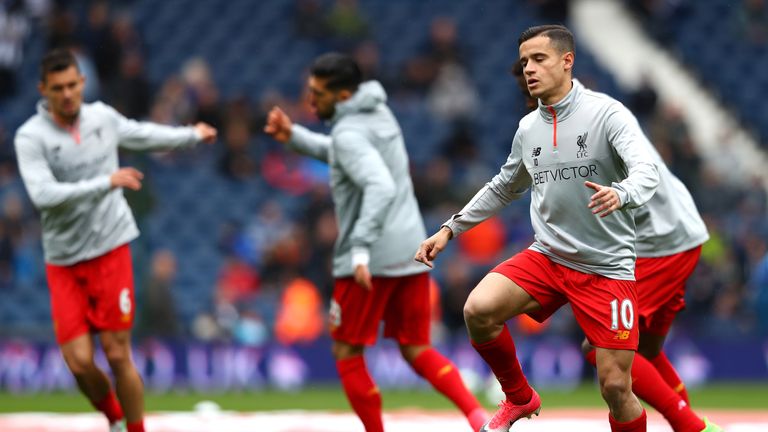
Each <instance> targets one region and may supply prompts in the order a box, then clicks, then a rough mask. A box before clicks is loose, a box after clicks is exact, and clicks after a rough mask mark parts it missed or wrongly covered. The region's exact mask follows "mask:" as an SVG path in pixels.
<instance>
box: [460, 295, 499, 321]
mask: <svg viewBox="0 0 768 432" xmlns="http://www.w3.org/2000/svg"><path fill="white" fill-rule="evenodd" d="M464 322H466V323H467V327H469V328H471V329H472V328H487V327H492V326H493V325H494V324H497V323H496V322H494V319H493V313H492V309H491V308H490V307H488V305H486V304H485V303H484V302H483V301H482V300H478V299H475V298H473V297H470V298H468V299H467V302H466V303H464Z"/></svg>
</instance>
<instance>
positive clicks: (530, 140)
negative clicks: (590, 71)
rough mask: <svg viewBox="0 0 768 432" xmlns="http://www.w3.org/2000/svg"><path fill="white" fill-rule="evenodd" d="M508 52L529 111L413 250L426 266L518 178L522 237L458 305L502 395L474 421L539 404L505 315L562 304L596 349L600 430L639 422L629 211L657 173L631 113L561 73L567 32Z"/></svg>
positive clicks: (536, 312) (570, 57)
mask: <svg viewBox="0 0 768 432" xmlns="http://www.w3.org/2000/svg"><path fill="white" fill-rule="evenodd" d="M519 60H520V62H521V65H522V66H523V72H524V74H525V78H526V83H527V86H528V91H529V92H530V94H531V96H533V97H535V98H537V99H538V100H539V106H538V109H537V110H536V111H535V112H532V113H530V114H528V115H526V116H525V117H524V118H523V119H522V120H521V121H520V125H519V127H518V130H517V133H516V134H515V138H514V140H513V142H512V151H511V154H510V155H509V158H508V159H507V161H506V163H505V164H504V165H503V166H502V168H501V171H500V173H499V174H497V175H496V176H495V177H494V178H493V179H492V180H491V181H490V182H489V183H488V184H486V186H485V187H483V188H482V189H481V190H480V191H479V192H478V193H477V194H476V195H475V197H474V198H472V199H471V200H470V202H469V203H468V204H467V205H466V206H465V207H464V208H463V209H462V210H461V211H460V212H459V213H458V214H456V215H454V216H453V217H451V219H449V220H448V221H447V222H446V223H445V224H444V225H443V226H442V227H441V228H440V230H439V231H438V232H437V233H436V234H435V235H433V236H432V237H430V238H429V239H427V240H425V241H424V242H423V243H422V245H421V247H420V248H419V250H418V252H417V253H416V257H415V258H416V260H417V261H421V262H423V263H425V264H427V265H428V266H430V267H431V266H432V261H433V260H434V259H435V257H436V256H437V254H438V253H439V252H440V251H442V250H443V249H444V248H445V247H446V245H447V243H448V241H449V240H450V239H451V238H453V237H455V236H457V235H459V234H461V233H462V232H464V231H466V230H468V229H470V228H472V227H473V226H475V225H476V224H478V223H480V222H482V221H483V220H485V219H487V218H488V217H490V216H491V215H493V214H495V213H496V212H498V211H499V210H500V209H501V208H503V207H504V206H506V205H507V204H508V203H509V202H511V201H512V200H514V199H516V198H519V197H520V196H521V195H522V194H523V193H525V192H526V191H527V190H528V189H529V188H530V189H531V191H532V199H531V220H532V224H533V228H534V232H535V241H534V243H533V244H532V245H531V246H530V247H529V248H528V249H527V250H525V251H523V252H520V253H518V254H517V255H515V256H513V257H512V258H510V259H509V260H507V261H505V262H503V263H501V264H500V265H498V266H497V267H496V268H494V269H493V270H492V271H491V272H490V273H489V274H488V275H486V276H485V278H483V280H482V281H481V282H480V283H479V284H478V286H477V287H476V288H475V289H474V290H473V291H472V292H471V293H470V295H469V297H468V299H467V302H466V304H465V306H464V317H465V320H466V323H467V329H468V330H469V335H470V338H471V340H472V344H473V346H474V347H475V349H476V350H477V351H478V353H479V354H480V356H481V357H482V358H483V359H484V360H485V361H486V363H488V365H489V366H490V368H491V370H492V371H493V373H494V374H495V375H496V377H497V379H498V380H499V382H500V384H501V388H502V390H503V391H504V393H505V395H506V399H505V400H504V401H502V402H501V404H500V405H499V410H498V411H497V412H496V414H494V416H493V417H492V418H491V420H490V421H489V422H488V423H486V424H485V425H484V426H483V428H482V429H481V431H493V432H499V431H508V430H509V428H510V427H511V426H512V424H513V423H514V422H516V421H517V420H518V419H520V418H522V417H528V418H530V417H531V416H532V415H533V414H538V413H539V411H540V409H541V399H540V398H539V396H538V394H537V393H536V391H535V390H533V388H531V386H530V385H529V384H528V381H527V379H526V378H525V375H523V372H522V370H521V368H520V364H519V362H518V360H517V355H516V351H515V344H514V342H513V340H512V338H511V336H510V334H509V331H508V329H507V327H506V324H505V322H506V321H507V320H508V319H510V318H512V317H514V316H516V315H519V314H522V313H527V314H529V315H530V316H532V317H533V318H534V319H536V320H539V321H543V320H545V319H546V318H547V317H549V316H550V315H551V314H552V313H554V312H555V311H556V310H557V309H558V308H559V307H560V306H562V305H563V304H565V303H568V302H569V303H570V304H571V307H572V309H573V311H574V315H575V316H576V319H577V321H578V323H579V325H580V326H581V328H582V329H583V330H584V333H585V334H586V335H587V339H588V340H589V342H590V343H591V344H592V345H593V346H595V347H596V360H597V373H598V378H599V384H600V391H601V394H602V396H603V399H605V401H606V402H607V404H608V407H609V411H610V414H609V422H610V425H611V430H613V431H622V432H636V431H645V430H646V414H645V410H644V409H643V407H642V406H641V405H640V403H639V401H638V400H637V398H636V397H635V395H634V394H633V393H632V390H631V380H630V368H631V366H632V359H633V357H634V352H635V350H636V349H637V344H638V330H637V316H638V314H637V311H638V309H637V299H636V292H635V282H634V264H635V223H634V218H633V212H632V211H629V209H633V208H636V207H639V206H641V205H642V204H644V203H645V202H646V201H648V200H649V199H650V198H651V196H652V195H653V193H654V191H655V189H656V186H657V185H658V182H659V179H658V172H657V170H656V167H655V165H654V163H653V159H652V157H651V155H650V154H649V153H648V152H647V150H646V149H645V148H644V147H643V146H642V145H640V141H641V140H642V136H643V133H642V131H641V130H640V128H639V126H638V124H637V121H636V120H635V118H634V116H633V115H632V113H630V112H629V110H627V109H626V108H625V107H624V106H623V105H621V104H620V103H618V102H617V101H615V100H614V99H612V98H610V97H608V96H605V95H601V94H598V93H594V92H591V91H589V90H587V89H586V88H584V86H582V85H581V84H580V83H578V82H574V81H573V80H572V69H573V65H574V41H573V35H572V34H571V32H570V31H569V30H568V29H567V28H565V27H563V26H558V25H545V26H537V27H532V28H529V29H528V30H526V31H524V32H523V34H522V35H521V37H520V40H519Z"/></svg>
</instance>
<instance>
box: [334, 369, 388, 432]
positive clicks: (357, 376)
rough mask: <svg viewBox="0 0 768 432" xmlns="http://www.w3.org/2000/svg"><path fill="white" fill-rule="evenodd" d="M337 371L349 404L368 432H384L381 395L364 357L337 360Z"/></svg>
mask: <svg viewBox="0 0 768 432" xmlns="http://www.w3.org/2000/svg"><path fill="white" fill-rule="evenodd" d="M336 369H337V370H338V371H339V377H340V378H341V385H342V387H344V393H346V395H347V399H349V404H350V405H352V409H353V410H354V411H355V413H356V414H357V416H358V417H359V418H360V421H362V422H363V426H365V430H366V432H384V423H383V421H382V418H381V393H379V388H378V387H376V384H375V383H374V382H373V379H372V378H371V375H370V374H369V373H368V369H367V368H366V367H365V359H364V358H363V356H354V357H349V358H346V359H343V360H337V361H336Z"/></svg>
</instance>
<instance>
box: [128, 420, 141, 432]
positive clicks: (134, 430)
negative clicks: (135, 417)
mask: <svg viewBox="0 0 768 432" xmlns="http://www.w3.org/2000/svg"><path fill="white" fill-rule="evenodd" d="M126 426H127V427H128V432H144V420H139V421H137V422H134V423H128V424H127V425H126Z"/></svg>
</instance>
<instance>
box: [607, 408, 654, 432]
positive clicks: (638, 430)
mask: <svg viewBox="0 0 768 432" xmlns="http://www.w3.org/2000/svg"><path fill="white" fill-rule="evenodd" d="M608 422H609V423H610V424H611V431H612V432H645V431H646V428H647V417H646V414H645V410H643V413H642V414H640V417H638V418H636V419H634V420H632V421H628V422H626V423H620V422H618V421H616V419H614V418H613V416H612V415H611V414H610V413H609V414H608Z"/></svg>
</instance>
